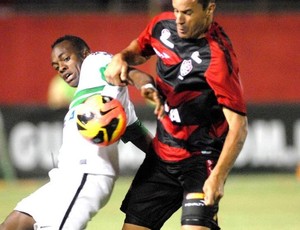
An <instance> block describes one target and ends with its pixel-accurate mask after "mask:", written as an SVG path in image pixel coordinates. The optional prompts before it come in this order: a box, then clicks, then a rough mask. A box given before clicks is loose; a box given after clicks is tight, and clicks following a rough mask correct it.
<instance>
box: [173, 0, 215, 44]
mask: <svg viewBox="0 0 300 230" xmlns="http://www.w3.org/2000/svg"><path fill="white" fill-rule="evenodd" d="M172 3H173V8H174V14H175V17H176V25H177V33H178V36H179V37H181V38H184V39H188V38H201V37H202V36H203V35H204V33H205V32H206V30H207V29H208V27H209V25H210V23H211V21H212V13H213V11H214V9H215V4H214V3H210V4H209V6H208V7H207V9H205V10H204V9H203V6H202V5H201V4H199V3H198V1H197V0H173V1H172Z"/></svg>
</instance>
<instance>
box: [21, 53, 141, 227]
mask: <svg viewBox="0 0 300 230" xmlns="http://www.w3.org/2000/svg"><path fill="white" fill-rule="evenodd" d="M110 61H111V56H110V55H109V54H107V53H104V52H98V53H94V54H91V55H89V56H88V57H87V58H86V59H85V60H84V62H83V64H82V66H81V74H80V81H79V85H78V89H77V91H76V93H75V96H74V100H73V101H72V103H71V105H70V108H69V111H68V113H67V115H66V117H65V120H64V129H63V144H62V146H61V149H60V152H59V158H58V168H54V169H52V170H51V171H50V172H49V177H50V181H49V182H48V183H47V184H45V185H44V186H42V187H41V188H39V189H38V190H37V191H35V192H34V193H32V194H31V195H29V196H28V197H26V198H24V199H23V200H22V201H20V202H19V203H18V205H17V207H16V208H15V210H18V211H20V212H24V213H27V214H29V215H31V216H32V217H33V218H34V220H35V221H36V223H35V225H34V229H37V230H42V229H49V230H50V229H53V230H57V229H64V230H82V229H85V227H86V225H87V222H88V221H89V220H90V219H91V218H92V216H94V215H95V214H96V213H97V211H98V210H99V209H100V208H102V207H103V206H104V205H105V204H106V203H107V201H108V200H109V197H110V195H111V192H112V190H113V186H114V183H115V180H116V178H117V175H118V168H119V167H118V149H117V143H115V144H112V145H110V146H108V147H98V146H97V145H95V144H92V143H91V142H89V141H87V140H85V139H84V138H83V137H82V136H81V134H80V133H79V132H78V130H77V125H76V119H75V110H76V107H77V106H78V105H79V104H81V103H83V102H84V101H85V99H86V98H87V97H89V96H91V95H93V94H99V93H100V94H101V95H106V96H111V97H113V98H117V99H118V100H120V101H121V103H122V104H123V107H124V109H125V111H126V114H127V125H130V124H132V123H134V122H136V121H137V117H136V114H135V111H134V107H133V105H132V103H131V102H130V101H129V94H128V89H127V87H117V86H111V85H108V83H107V82H106V81H105V80H104V76H103V71H104V69H105V67H106V66H107V64H108V63H109V62H110Z"/></svg>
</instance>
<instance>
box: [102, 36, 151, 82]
mask: <svg viewBox="0 0 300 230" xmlns="http://www.w3.org/2000/svg"><path fill="white" fill-rule="evenodd" d="M147 60H148V58H146V57H143V56H142V55H141V51H140V48H139V45H138V41H137V40H136V39H135V40H133V41H132V42H131V43H130V44H129V46H127V47H126V48H125V49H124V50H122V51H121V52H120V53H117V54H116V55H114V56H113V58H112V61H111V62H110V64H109V65H108V67H107V68H106V70H105V72H104V75H105V78H106V80H107V82H109V83H110V84H113V85H118V86H126V85H127V84H129V82H128V66H129V65H140V64H143V63H145V62H146V61H147Z"/></svg>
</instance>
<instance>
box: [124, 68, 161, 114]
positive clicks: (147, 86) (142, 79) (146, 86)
mask: <svg viewBox="0 0 300 230" xmlns="http://www.w3.org/2000/svg"><path fill="white" fill-rule="evenodd" d="M128 82H129V84H131V85H134V86H135V87H136V88H137V89H139V90H141V95H142V96H143V97H144V98H145V99H146V100H148V101H149V102H150V103H152V104H154V105H155V109H154V114H155V115H156V116H157V118H158V119H161V118H162V117H163V116H164V108H163V102H162V97H161V95H160V94H159V92H158V91H157V89H156V88H155V82H154V79H153V77H152V76H151V75H149V74H147V73H145V72H143V71H140V70H138V69H135V68H132V67H130V68H129V71H128Z"/></svg>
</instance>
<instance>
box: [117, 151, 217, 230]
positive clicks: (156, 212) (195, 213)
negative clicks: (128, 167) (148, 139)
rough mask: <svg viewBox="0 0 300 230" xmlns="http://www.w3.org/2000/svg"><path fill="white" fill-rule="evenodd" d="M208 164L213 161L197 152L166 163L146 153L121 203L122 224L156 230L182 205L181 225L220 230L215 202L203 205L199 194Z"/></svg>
mask: <svg viewBox="0 0 300 230" xmlns="http://www.w3.org/2000/svg"><path fill="white" fill-rule="evenodd" d="M208 165H209V166H212V167H213V166H214V165H215V160H212V159H210V160H208V158H207V157H204V156H201V155H199V156H193V157H191V158H188V159H185V160H183V161H180V162H176V163H167V162H164V161H162V160H160V159H158V158H157V156H156V155H155V154H148V155H147V156H146V158H145V160H144V162H143V163H142V165H141V166H140V168H139V170H138V171H137V174H136V176H135V178H134V180H133V182H132V185H131V187H130V189H129V191H128V193H127V194H126V197H125V199H124V200H123V203H122V205H121V210H122V211H123V212H124V213H126V219H125V223H130V224H135V225H139V226H143V227H147V228H150V229H152V230H158V229H160V228H161V227H162V226H163V224H164V223H165V222H166V221H167V220H168V219H169V218H170V217H171V215H172V214H173V213H174V212H176V211H177V210H178V209H179V208H180V207H181V206H182V207H183V208H182V217H181V224H182V225H197V226H206V227H209V228H211V229H220V228H219V227H218V223H217V212H218V205H217V204H216V205H215V206H205V205H204V201H203V196H201V194H202V195H203V191H202V188H203V185H204V182H205V180H206V178H207V177H208V174H209V170H210V168H209V167H208ZM188 194H189V195H188Z"/></svg>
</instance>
